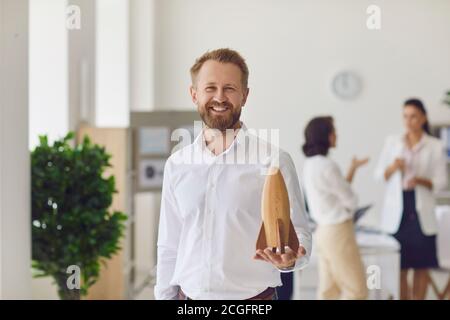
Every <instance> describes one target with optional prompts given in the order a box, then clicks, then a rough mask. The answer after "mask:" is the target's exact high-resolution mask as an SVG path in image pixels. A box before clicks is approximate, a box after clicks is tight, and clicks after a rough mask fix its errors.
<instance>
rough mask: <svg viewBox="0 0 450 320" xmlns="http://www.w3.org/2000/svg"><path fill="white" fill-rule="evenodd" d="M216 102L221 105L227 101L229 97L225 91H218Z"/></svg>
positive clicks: (215, 96)
mask: <svg viewBox="0 0 450 320" xmlns="http://www.w3.org/2000/svg"><path fill="white" fill-rule="evenodd" d="M214 100H215V101H216V102H219V103H222V102H225V101H227V97H226V95H225V92H224V90H222V89H219V90H217V91H216V94H215V95H214Z"/></svg>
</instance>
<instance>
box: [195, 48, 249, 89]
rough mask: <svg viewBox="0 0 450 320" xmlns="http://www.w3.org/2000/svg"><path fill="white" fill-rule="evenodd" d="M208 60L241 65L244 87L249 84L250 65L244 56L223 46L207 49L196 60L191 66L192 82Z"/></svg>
mask: <svg viewBox="0 0 450 320" xmlns="http://www.w3.org/2000/svg"><path fill="white" fill-rule="evenodd" d="M208 60H214V61H217V62H222V63H232V64H234V65H235V66H237V67H239V69H240V70H241V76H242V77H241V80H242V86H243V88H244V89H246V88H247V86H248V73H249V72H248V67H247V64H246V63H245V59H244V58H242V56H241V55H240V54H239V53H238V52H237V51H234V50H231V49H228V48H222V49H216V50H213V51H207V52H206V53H204V54H203V55H202V56H201V57H200V58H198V59H197V60H195V63H194V65H193V66H192V67H191V79H192V83H194V82H195V77H196V76H197V74H198V72H199V71H200V69H201V67H202V66H203V64H204V63H205V62H206V61H208Z"/></svg>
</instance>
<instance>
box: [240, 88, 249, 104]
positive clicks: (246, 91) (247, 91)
mask: <svg viewBox="0 0 450 320" xmlns="http://www.w3.org/2000/svg"><path fill="white" fill-rule="evenodd" d="M249 92H250V88H247V89H245V90H244V97H243V99H242V107H243V106H245V103H246V102H247V97H248V94H249Z"/></svg>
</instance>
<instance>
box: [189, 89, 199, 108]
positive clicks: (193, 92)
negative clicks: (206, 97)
mask: <svg viewBox="0 0 450 320" xmlns="http://www.w3.org/2000/svg"><path fill="white" fill-rule="evenodd" d="M189 93H190V94H191V99H192V102H194V103H195V104H197V89H196V88H195V87H194V86H193V85H191V86H190V87H189Z"/></svg>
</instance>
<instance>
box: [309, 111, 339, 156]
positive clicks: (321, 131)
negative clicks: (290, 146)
mask: <svg viewBox="0 0 450 320" xmlns="http://www.w3.org/2000/svg"><path fill="white" fill-rule="evenodd" d="M333 131H334V126H333V118H332V117H317V118H313V119H312V120H311V121H309V123H308V125H307V126H306V128H305V143H304V144H303V147H302V149H303V153H304V154H305V156H307V157H312V156H315V155H318V154H321V155H323V156H326V155H327V154H328V149H330V134H331V133H333Z"/></svg>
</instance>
